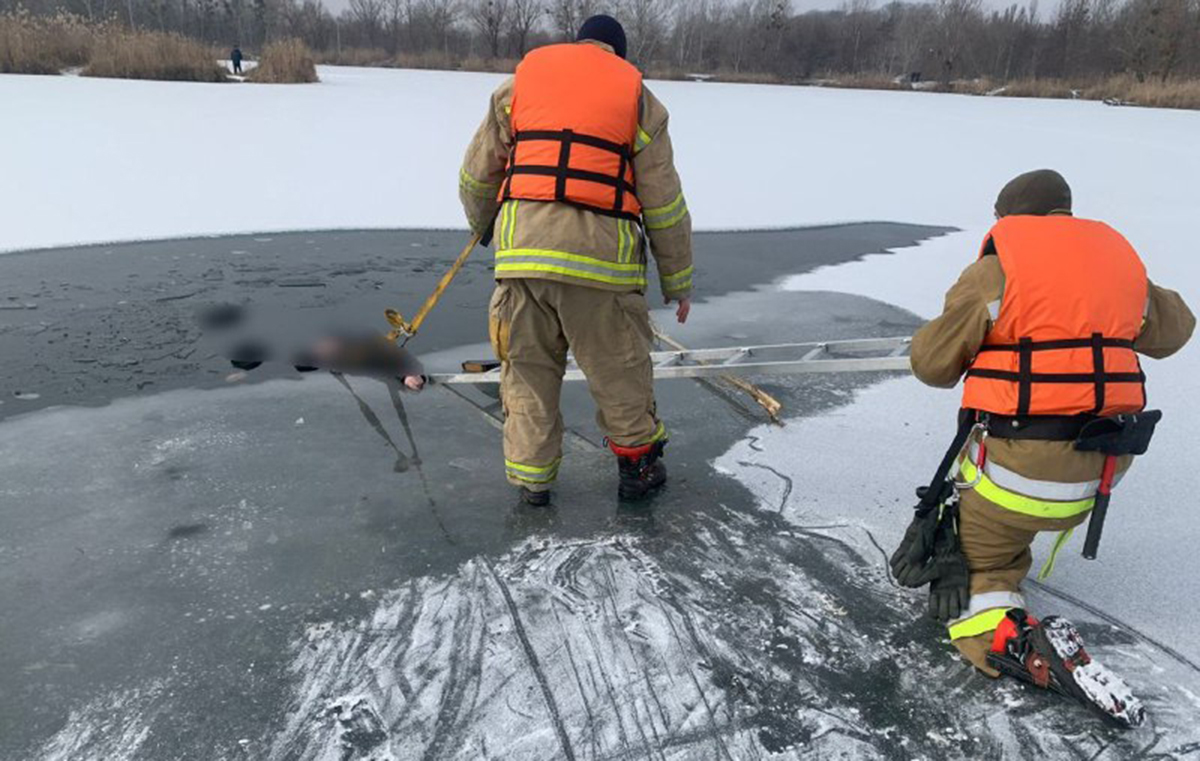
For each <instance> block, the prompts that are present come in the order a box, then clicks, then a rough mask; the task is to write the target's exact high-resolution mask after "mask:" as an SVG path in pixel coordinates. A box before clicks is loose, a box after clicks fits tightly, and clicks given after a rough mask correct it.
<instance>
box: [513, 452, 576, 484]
mask: <svg viewBox="0 0 1200 761" xmlns="http://www.w3.org/2000/svg"><path fill="white" fill-rule="evenodd" d="M561 464H562V458H559V459H557V460H555V461H554V462H552V463H550V464H549V465H525V464H523V463H519V462H513V461H512V460H505V461H504V469H505V471H506V472H507V473H508V475H509V477H510V478H515V479H517V480H518V481H524V482H526V483H530V484H549V483H554V479H556V478H558V468H559V466H560V465H561Z"/></svg>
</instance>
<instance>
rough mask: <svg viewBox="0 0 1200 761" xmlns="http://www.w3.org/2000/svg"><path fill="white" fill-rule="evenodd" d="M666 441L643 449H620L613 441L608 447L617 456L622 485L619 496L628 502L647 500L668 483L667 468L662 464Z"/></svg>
mask: <svg viewBox="0 0 1200 761" xmlns="http://www.w3.org/2000/svg"><path fill="white" fill-rule="evenodd" d="M666 445H667V442H666V441H656V442H654V443H653V444H646V445H645V446H641V447H619V446H617V445H616V444H614V443H612V442H611V441H609V442H608V447H609V449H611V450H612V451H613V454H615V455H616V456H617V472H618V475H619V476H620V479H621V480H620V484H619V485H618V487H617V496H618V497H620V498H621V499H622V500H625V501H628V502H635V501H637V500H641V499H645V498H646V497H647V496H648V495H649V494H650V493H651V492H653V491H654V490H655V489H657V488H659V487H660V486H662V485H663V484H664V483H666V482H667V466H666V465H663V463H662V454H663V448H664V447H666Z"/></svg>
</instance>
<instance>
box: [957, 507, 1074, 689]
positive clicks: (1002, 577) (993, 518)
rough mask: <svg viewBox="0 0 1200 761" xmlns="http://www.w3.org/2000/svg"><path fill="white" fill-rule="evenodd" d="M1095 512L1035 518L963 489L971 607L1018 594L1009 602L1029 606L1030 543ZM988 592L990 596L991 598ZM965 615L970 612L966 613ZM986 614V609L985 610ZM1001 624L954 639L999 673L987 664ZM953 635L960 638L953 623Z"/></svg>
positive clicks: (962, 530)
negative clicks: (1024, 594)
mask: <svg viewBox="0 0 1200 761" xmlns="http://www.w3.org/2000/svg"><path fill="white" fill-rule="evenodd" d="M1088 515H1089V513H1083V514H1081V515H1076V516H1074V517H1071V518H1057V519H1051V518H1035V517H1032V516H1029V515H1023V514H1021V513H1017V512H1013V511H1012V510H1008V509H1006V508H1003V507H1000V506H999V505H996V504H994V503H992V502H990V501H988V500H986V499H984V498H983V497H981V496H979V495H978V494H977V493H976V492H974V491H965V492H963V493H962V503H961V505H960V508H959V539H960V541H961V542H962V551H963V554H964V555H965V556H966V558H967V565H968V567H970V569H971V606H972V608H973V609H974V608H976V606H980V607H986V606H987V604H988V601H989V600H990V601H991V602H992V603H1003V601H1004V597H1005V596H1006V595H1007V596H1016V597H1015V599H1013V600H1012V604H1007V605H1006V607H1024V602H1023V601H1022V600H1021V599H1020V597H1019V596H1020V590H1021V582H1022V581H1023V580H1024V578H1025V577H1026V575H1028V574H1029V569H1030V567H1031V566H1032V565H1033V552H1032V551H1031V550H1030V546H1031V545H1032V544H1033V540H1034V537H1036V536H1037V534H1038V532H1041V531H1056V532H1059V531H1065V530H1067V529H1072V528H1075V527H1076V526H1078V525H1079V524H1081V523H1083V522H1084V521H1085V520H1087V517H1088ZM985 595H986V597H985ZM964 615H965V614H964ZM985 615H986V614H985ZM994 632H995V626H992V627H991V628H990V629H988V630H987V631H985V632H983V633H980V634H976V635H973V636H965V637H959V638H957V639H952V641H953V643H954V646H955V647H956V648H958V651H959V652H960V653H962V655H963V657H964V658H966V659H967V660H968V661H970V662H971V663H972V665H974V666H975V667H976V668H978V669H979V670H980V671H982V672H983V673H985V674H987V675H988V676H993V677H995V676H999V675H1000V674H999V672H997V671H996V670H995V669H993V668H992V667H991V666H988V665H987V653H988V650H989V649H991V646H992V637H993V634H994ZM951 637H952V638H953V637H954V633H953V628H952V629H951Z"/></svg>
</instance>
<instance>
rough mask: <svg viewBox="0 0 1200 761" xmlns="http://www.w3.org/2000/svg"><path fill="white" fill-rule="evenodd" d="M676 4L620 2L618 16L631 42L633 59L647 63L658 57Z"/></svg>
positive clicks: (665, 1) (669, 0) (636, 0)
mask: <svg viewBox="0 0 1200 761" xmlns="http://www.w3.org/2000/svg"><path fill="white" fill-rule="evenodd" d="M674 8H675V0H620V4H619V5H618V10H617V12H618V14H620V15H619V18H620V20H621V21H622V23H623V24H624V26H625V32H626V35H627V36H628V38H629V40H628V42H629V59H630V60H631V61H636V62H639V63H647V62H649V61H650V60H652V59H653V58H654V56H655V55H656V54H657V53H658V49H659V47H660V46H661V45H662V44H663V42H664V40H665V38H666V35H667V30H668V28H669V24H670V20H671V18H672V12H673V11H674Z"/></svg>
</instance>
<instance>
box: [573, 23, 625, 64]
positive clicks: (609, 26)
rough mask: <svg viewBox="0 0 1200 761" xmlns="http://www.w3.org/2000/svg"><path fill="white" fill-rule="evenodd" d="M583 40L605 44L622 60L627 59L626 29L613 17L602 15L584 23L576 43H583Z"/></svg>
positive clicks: (576, 37)
mask: <svg viewBox="0 0 1200 761" xmlns="http://www.w3.org/2000/svg"><path fill="white" fill-rule="evenodd" d="M583 40H595V41H596V42H603V43H604V44H605V45H608V46H609V47H611V48H612V49H613V52H614V53H616V54H617V55H619V56H620V57H622V58H624V57H625V52H626V48H625V29H624V28H623V27H622V26H621V22H619V21H617V20H616V19H615V18H613V17H612V16H605V15H604V14H603V13H601V14H599V15H597V16H592V17H591V18H589V19H588V20H587V21H585V22H583V26H581V27H579V34H577V35H575V41H576V42H582V41H583Z"/></svg>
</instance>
